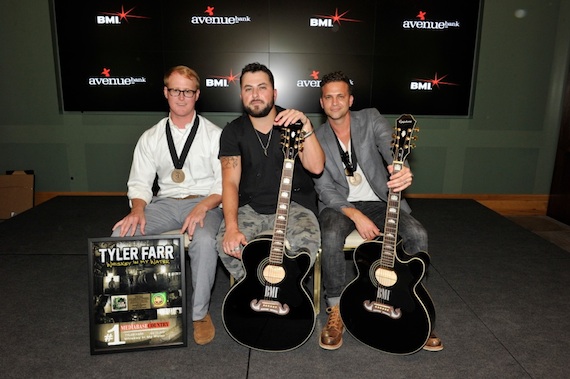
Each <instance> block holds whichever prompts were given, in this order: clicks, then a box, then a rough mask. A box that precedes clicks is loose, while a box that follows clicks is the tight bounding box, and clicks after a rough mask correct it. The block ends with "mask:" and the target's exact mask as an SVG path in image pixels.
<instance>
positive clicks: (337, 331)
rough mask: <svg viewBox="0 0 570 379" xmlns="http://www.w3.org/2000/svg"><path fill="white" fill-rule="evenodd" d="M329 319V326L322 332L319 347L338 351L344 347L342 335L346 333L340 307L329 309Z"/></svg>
mask: <svg viewBox="0 0 570 379" xmlns="http://www.w3.org/2000/svg"><path fill="white" fill-rule="evenodd" d="M327 313H328V314H329V319H328V320H327V325H326V326H325V327H324V328H323V330H322V331H321V339H320V341H319V346H320V347H322V348H323V349H326V350H336V349H338V348H339V347H341V345H342V333H344V324H343V322H342V318H341V317H340V309H339V307H338V305H335V306H334V307H330V308H327Z"/></svg>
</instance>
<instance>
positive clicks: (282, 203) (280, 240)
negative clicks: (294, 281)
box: [269, 159, 295, 265]
mask: <svg viewBox="0 0 570 379" xmlns="http://www.w3.org/2000/svg"><path fill="white" fill-rule="evenodd" d="M294 168H295V161H294V160H293V159H285V160H284V162H283V171H282V173H281V185H280V187H279V198H278V200H277V212H276V213H275V225H274V227H273V240H272V241H271V251H270V253H269V264H274V265H280V264H282V263H283V254H284V253H285V233H286V231H287V220H288V218H289V205H290V203H291V188H292V183H293V170H294Z"/></svg>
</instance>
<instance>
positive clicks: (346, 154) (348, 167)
mask: <svg viewBox="0 0 570 379" xmlns="http://www.w3.org/2000/svg"><path fill="white" fill-rule="evenodd" d="M353 100H354V98H353V96H352V88H351V83H350V79H349V78H348V77H347V76H346V75H345V74H344V73H342V72H333V73H330V74H327V75H325V76H323V78H322V80H321V98H320V102H321V107H322V108H323V110H324V112H325V114H326V115H327V121H326V122H325V123H324V124H323V125H321V126H320V127H319V128H318V129H317V130H316V132H315V133H316V135H317V137H318V139H319V141H320V143H321V146H322V148H323V150H324V152H325V156H326V163H325V170H324V172H323V174H322V175H321V176H320V177H318V178H316V179H315V189H316V191H317V194H318V196H319V212H320V213H319V223H320V227H321V239H322V271H323V286H324V292H325V299H326V302H327V306H328V309H327V313H329V318H328V322H327V324H326V325H325V327H324V328H323V330H322V332H321V336H320V342H319V344H320V346H321V347H322V348H323V349H327V350H335V349H338V348H339V347H340V346H341V345H342V333H343V332H344V324H343V322H342V319H341V316H340V311H339V301H340V295H341V293H342V291H343V289H344V286H345V284H346V262H345V259H344V254H343V246H344V240H345V238H346V237H347V236H348V235H349V234H350V233H351V232H352V231H353V230H355V229H356V230H357V231H358V233H359V234H360V236H361V237H362V238H364V239H367V240H371V239H374V238H376V237H378V236H379V235H380V234H381V230H380V229H379V227H378V226H383V225H384V220H385V215H386V201H387V194H388V191H389V189H392V190H393V191H394V192H399V191H403V190H404V189H406V188H407V187H409V186H410V185H411V183H412V180H413V174H412V172H411V170H410V168H409V167H407V166H404V167H403V168H402V169H401V170H400V171H398V172H394V168H393V166H392V161H393V157H392V151H391V143H392V134H393V128H392V127H391V126H390V125H389V123H388V121H387V120H386V119H385V118H384V117H383V116H382V115H381V114H380V113H379V112H378V110H376V109H373V108H368V109H363V110H360V111H351V110H350V107H351V106H352V103H353ZM401 210H402V212H400V217H399V224H398V232H399V235H400V236H401V237H402V239H403V244H404V250H405V251H406V252H407V253H408V254H414V253H416V252H419V251H425V252H427V251H428V250H427V247H428V237H427V232H426V230H425V229H424V227H423V226H422V225H421V224H420V222H419V221H417V220H416V219H415V218H413V217H412V216H411V215H410V212H411V210H410V207H409V206H408V204H407V203H406V202H405V200H404V201H402V202H401ZM442 348H443V345H442V344H441V340H439V338H437V337H435V335H433V336H430V338H429V340H428V342H427V344H426V347H424V349H426V350H432V351H439V350H441V349H442Z"/></svg>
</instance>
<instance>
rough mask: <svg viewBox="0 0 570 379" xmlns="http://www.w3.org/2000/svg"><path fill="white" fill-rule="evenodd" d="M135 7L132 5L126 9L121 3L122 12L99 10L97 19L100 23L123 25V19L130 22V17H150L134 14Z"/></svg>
mask: <svg viewBox="0 0 570 379" xmlns="http://www.w3.org/2000/svg"><path fill="white" fill-rule="evenodd" d="M135 8H136V7H132V8H131V9H129V10H128V11H125V7H124V6H123V5H121V11H120V12H99V15H97V16H96V17H95V20H96V22H97V24H98V25H121V24H122V23H123V21H124V22H127V23H128V22H129V19H130V18H150V17H146V16H137V15H134V14H132V12H133V11H134V9H135Z"/></svg>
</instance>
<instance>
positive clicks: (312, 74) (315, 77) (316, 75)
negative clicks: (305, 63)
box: [311, 70, 319, 80]
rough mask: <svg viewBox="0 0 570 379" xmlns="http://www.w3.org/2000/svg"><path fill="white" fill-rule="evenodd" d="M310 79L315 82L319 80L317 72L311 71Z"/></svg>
mask: <svg viewBox="0 0 570 379" xmlns="http://www.w3.org/2000/svg"><path fill="white" fill-rule="evenodd" d="M311 77H312V78H313V79H315V80H318V79H319V71H315V70H313V72H312V73H311Z"/></svg>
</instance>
